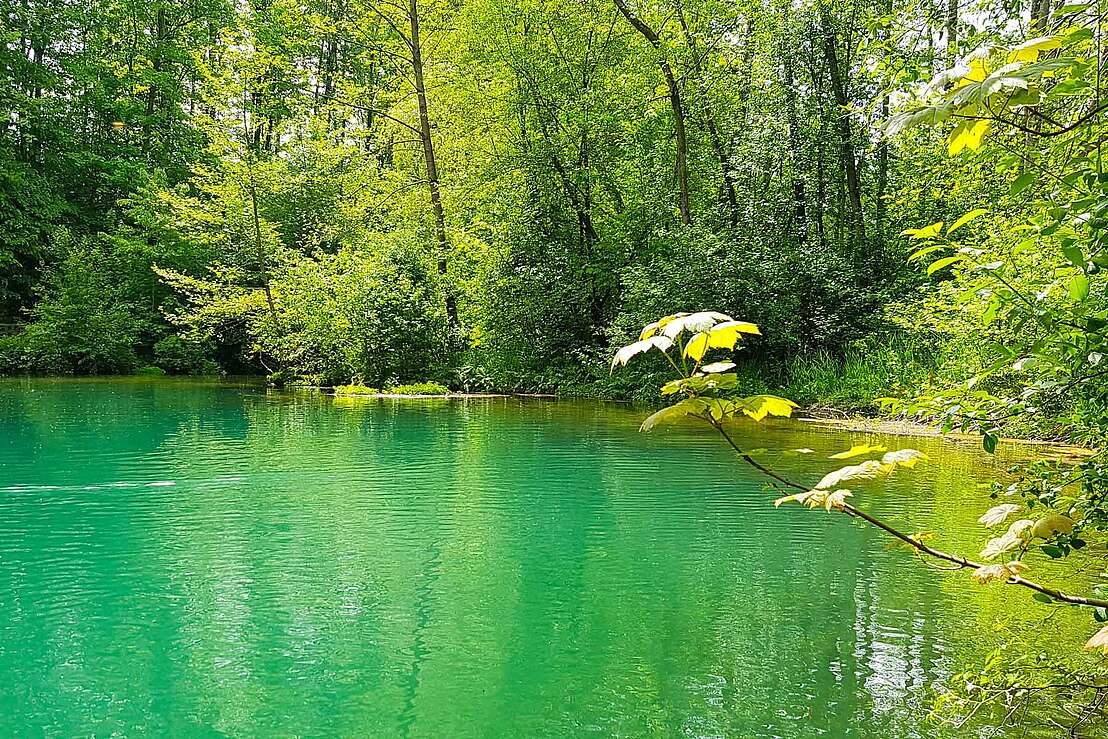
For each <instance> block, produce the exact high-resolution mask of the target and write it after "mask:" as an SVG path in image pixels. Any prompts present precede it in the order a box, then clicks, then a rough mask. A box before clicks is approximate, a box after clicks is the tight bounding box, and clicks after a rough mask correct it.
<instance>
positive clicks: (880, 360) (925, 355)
mask: <svg viewBox="0 0 1108 739" xmlns="http://www.w3.org/2000/svg"><path fill="white" fill-rule="evenodd" d="M940 355H941V352H939V351H937V350H936V349H935V347H933V346H929V345H926V344H924V343H922V342H918V341H913V340H912V339H906V338H898V337H892V338H887V339H886V340H885V341H882V342H880V343H869V342H867V343H865V344H860V345H856V346H851V347H849V348H848V349H846V351H844V352H843V353H842V355H840V356H835V355H833V354H831V353H830V352H827V351H820V352H815V353H812V354H809V355H798V356H796V357H794V358H793V359H792V360H790V361H789V362H788V363H787V364H786V366H785V370H784V373H783V377H781V378H779V379H778V380H777V381H776V382H770V383H769V384H770V385H771V386H773V389H774V392H777V393H778V394H780V395H784V396H785V397H788V398H790V399H792V400H795V401H796V402H797V403H800V404H801V405H802V406H806V407H808V408H816V409H818V408H821V407H823V408H833V409H835V410H839V411H844V412H852V413H864V414H868V415H872V414H876V413H877V411H878V404H877V399H878V398H882V397H890V396H902V395H911V394H914V393H917V392H919V391H920V390H921V389H922V388H925V387H927V386H928V385H929V384H930V381H931V380H932V379H933V378H934V377H935V376H936V374H937V373H939V371H940V367H939V362H940V359H939V357H940Z"/></svg>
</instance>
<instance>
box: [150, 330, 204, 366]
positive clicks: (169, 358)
mask: <svg viewBox="0 0 1108 739" xmlns="http://www.w3.org/2000/svg"><path fill="white" fill-rule="evenodd" d="M209 353H210V347H209V346H208V345H207V344H206V343H205V342H198V341H189V340H187V339H183V338H181V337H180V336H178V335H177V334H170V335H169V336H166V337H165V338H163V339H161V340H160V341H158V343H156V344H154V362H155V364H156V365H157V366H158V367H160V368H161V369H163V370H165V371H166V372H168V373H170V374H173V375H210V374H214V373H215V372H218V371H219V366H218V365H217V364H216V363H215V362H213V361H212V360H211V358H210V356H209Z"/></svg>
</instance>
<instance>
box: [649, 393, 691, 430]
mask: <svg viewBox="0 0 1108 739" xmlns="http://www.w3.org/2000/svg"><path fill="white" fill-rule="evenodd" d="M707 407H708V404H707V403H706V402H705V401H703V400H701V399H700V398H686V399H685V400H682V401H681V402H680V403H675V404H674V405H671V406H668V407H666V408H663V409H662V410H660V411H657V412H655V413H652V414H650V415H649V416H648V417H647V418H646V420H645V421H643V422H642V426H640V427H639V431H650V430H651V429H653V428H655V427H656V426H658V425H659V424H663V423H672V422H674V421H676V420H678V419H681V418H684V417H685V416H693V415H699V414H701V413H703V412H704V410H705V409H706V408H707Z"/></svg>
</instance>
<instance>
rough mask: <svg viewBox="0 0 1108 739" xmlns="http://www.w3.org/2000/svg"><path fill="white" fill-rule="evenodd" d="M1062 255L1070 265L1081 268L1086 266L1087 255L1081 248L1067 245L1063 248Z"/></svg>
mask: <svg viewBox="0 0 1108 739" xmlns="http://www.w3.org/2000/svg"><path fill="white" fill-rule="evenodd" d="M1062 254H1064V255H1065V257H1066V259H1067V260H1069V262H1070V264H1072V265H1074V266H1075V267H1080V266H1082V265H1083V264H1085V253H1084V252H1083V251H1081V247H1079V246H1075V245H1073V244H1065V245H1064V246H1063V247H1062Z"/></svg>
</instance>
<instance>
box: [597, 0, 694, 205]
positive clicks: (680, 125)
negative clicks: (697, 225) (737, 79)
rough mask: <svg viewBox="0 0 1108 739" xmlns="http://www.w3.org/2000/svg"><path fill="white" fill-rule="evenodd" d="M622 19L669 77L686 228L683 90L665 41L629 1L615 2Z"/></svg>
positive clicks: (686, 176)
mask: <svg viewBox="0 0 1108 739" xmlns="http://www.w3.org/2000/svg"><path fill="white" fill-rule="evenodd" d="M613 2H614V3H615V4H616V7H617V8H618V9H619V12H620V13H622V14H623V17H624V18H626V19H627V21H628V22H629V23H630V24H631V25H632V26H634V27H635V29H636V30H637V31H638V32H639V33H641V34H642V35H643V37H644V38H645V39H646V40H647V41H649V42H650V45H651V46H653V47H654V51H655V52H656V53H657V54H658V67H659V69H661V70H662V75H663V76H664V77H665V78H666V88H667V89H668V90H669V105H670V108H672V109H673V125H674V129H675V131H676V134H677V167H676V169H677V190H678V196H677V197H678V199H677V207H678V209H679V210H680V211H681V222H682V223H684V224H685V225H686V226H687V225H689V224H691V223H692V213H691V211H690V210H689V166H688V151H689V149H688V141H687V140H686V138H685V108H684V105H683V104H682V102H681V89H680V88H679V87H678V86H677V78H676V77H675V76H674V74H673V69H672V68H671V67H670V66H669V61H668V60H667V59H666V55H665V51H664V50H663V49H662V41H661V39H660V38H659V37H658V34H657V33H655V32H654V29H652V28H651V27H650V26H648V25H646V24H645V23H643V21H642V20H640V19H639V18H638V17H637V16H635V15H634V14H633V13H632V12H631V11H630V10H629V9H628V7H627V3H626V0H613Z"/></svg>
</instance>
